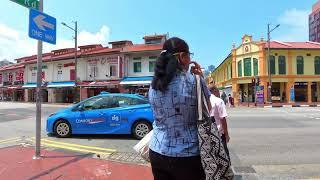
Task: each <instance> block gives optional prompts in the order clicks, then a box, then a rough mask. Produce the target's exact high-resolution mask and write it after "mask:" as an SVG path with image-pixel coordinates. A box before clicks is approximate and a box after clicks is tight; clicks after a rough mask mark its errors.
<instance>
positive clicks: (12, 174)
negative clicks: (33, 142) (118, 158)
mask: <svg viewBox="0 0 320 180" xmlns="http://www.w3.org/2000/svg"><path fill="white" fill-rule="evenodd" d="M33 155H34V149H33V148H30V147H23V146H11V147H6V148H1V149H0V179H12V180H14V179H30V180H31V179H107V180H108V179H110V180H128V179H130V180H151V179H153V175H152V172H151V169H150V167H148V166H143V165H135V164H125V163H118V162H113V161H107V160H100V159H93V158H89V157H88V156H89V155H72V154H65V153H61V152H54V151H46V150H42V151H41V155H42V158H40V159H36V160H34V159H32V157H33Z"/></svg>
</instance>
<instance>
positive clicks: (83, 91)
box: [80, 88, 88, 100]
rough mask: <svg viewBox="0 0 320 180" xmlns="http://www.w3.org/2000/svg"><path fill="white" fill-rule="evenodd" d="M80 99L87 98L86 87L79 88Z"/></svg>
mask: <svg viewBox="0 0 320 180" xmlns="http://www.w3.org/2000/svg"><path fill="white" fill-rule="evenodd" d="M80 93H81V95H80V96H81V100H83V99H87V98H88V88H80Z"/></svg>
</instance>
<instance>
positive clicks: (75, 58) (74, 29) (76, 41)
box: [61, 21, 81, 101]
mask: <svg viewBox="0 0 320 180" xmlns="http://www.w3.org/2000/svg"><path fill="white" fill-rule="evenodd" d="M73 23H74V28H72V27H70V26H68V25H67V24H66V23H64V22H62V23H61V24H62V25H63V26H66V27H67V28H69V29H71V30H72V31H74V49H75V52H74V64H75V67H74V71H75V76H76V77H75V80H74V83H75V89H76V90H77V82H78V75H77V74H78V60H77V56H78V22H77V21H73ZM80 91H81V90H80ZM76 94H77V93H76ZM79 94H80V101H81V92H79Z"/></svg>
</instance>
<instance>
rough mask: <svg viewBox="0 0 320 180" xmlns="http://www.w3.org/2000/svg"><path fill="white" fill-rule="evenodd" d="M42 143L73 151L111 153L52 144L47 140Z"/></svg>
mask: <svg viewBox="0 0 320 180" xmlns="http://www.w3.org/2000/svg"><path fill="white" fill-rule="evenodd" d="M42 144H43V145H45V146H49V147H55V148H61V149H68V150H72V151H79V152H86V153H94V154H102V155H110V154H111V153H107V152H100V151H91V150H86V149H79V148H74V147H68V146H63V145H58V144H50V143H45V142H43V143H42Z"/></svg>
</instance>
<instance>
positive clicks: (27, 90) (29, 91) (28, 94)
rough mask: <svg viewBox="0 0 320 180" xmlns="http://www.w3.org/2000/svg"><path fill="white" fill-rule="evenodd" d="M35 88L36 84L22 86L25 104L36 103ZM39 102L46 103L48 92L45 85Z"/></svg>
mask: <svg viewBox="0 0 320 180" xmlns="http://www.w3.org/2000/svg"><path fill="white" fill-rule="evenodd" d="M36 87H37V84H36V83H27V84H25V85H23V86H22V88H23V89H24V100H25V101H26V102H36V97H37V92H36ZM41 101H42V102H48V90H47V89H46V87H45V85H44V86H43V87H42V89H41Z"/></svg>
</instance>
